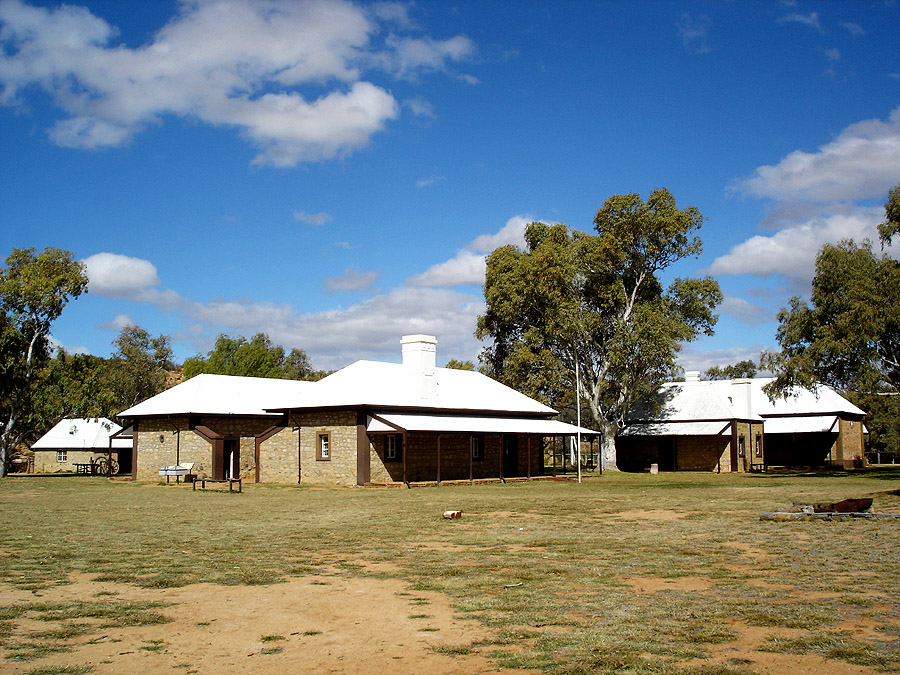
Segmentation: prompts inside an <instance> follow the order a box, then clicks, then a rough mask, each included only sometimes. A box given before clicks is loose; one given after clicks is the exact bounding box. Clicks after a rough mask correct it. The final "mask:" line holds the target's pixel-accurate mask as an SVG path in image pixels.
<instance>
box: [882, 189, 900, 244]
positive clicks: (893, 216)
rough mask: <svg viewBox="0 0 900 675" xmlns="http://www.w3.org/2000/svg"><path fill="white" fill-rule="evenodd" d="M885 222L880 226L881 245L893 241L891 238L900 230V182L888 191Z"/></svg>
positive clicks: (885, 204)
mask: <svg viewBox="0 0 900 675" xmlns="http://www.w3.org/2000/svg"><path fill="white" fill-rule="evenodd" d="M884 215H885V218H884V222H883V223H881V224H880V225H879V226H878V236H879V237H880V239H881V245H882V246H884V245H885V244H887V243H889V242H890V241H891V238H892V237H893V236H894V235H895V234H897V233H898V232H900V183H898V184H897V185H896V187H894V188H893V189H891V191H890V193H888V199H887V201H886V202H885V203H884Z"/></svg>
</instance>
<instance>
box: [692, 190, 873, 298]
mask: <svg viewBox="0 0 900 675" xmlns="http://www.w3.org/2000/svg"><path fill="white" fill-rule="evenodd" d="M883 215H884V210H883V209H881V208H878V207H871V208H859V209H856V210H853V211H848V212H846V213H839V214H831V215H826V216H822V217H820V218H816V219H813V220H809V221H806V222H803V223H798V224H796V225H793V226H791V227H786V228H784V229H782V230H781V231H779V232H777V233H775V234H773V235H771V236H763V235H756V236H755V237H751V238H750V239H748V240H747V241H745V242H743V243H741V244H738V245H737V246H734V247H733V248H732V249H731V250H730V251H729V252H728V253H727V254H725V255H723V256H719V257H718V258H716V259H715V260H714V261H713V263H712V265H710V266H709V268H708V270H707V272H709V273H710V274H717V275H723V276H724V275H734V274H750V275H753V276H757V277H768V276H771V275H778V276H781V277H784V278H786V279H788V280H790V281H792V282H793V283H794V284H796V285H797V286H798V287H803V286H805V285H806V284H808V283H809V280H810V279H812V276H813V273H814V271H815V263H816V256H817V255H818V253H819V249H821V248H822V245H823V244H827V243H837V242H839V241H840V240H842V239H854V240H856V241H862V240H863V239H871V240H877V238H878V230H877V226H878V223H879V222H881V219H882V216H883Z"/></svg>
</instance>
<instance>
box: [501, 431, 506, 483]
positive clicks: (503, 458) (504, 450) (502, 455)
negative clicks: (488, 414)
mask: <svg viewBox="0 0 900 675" xmlns="http://www.w3.org/2000/svg"><path fill="white" fill-rule="evenodd" d="M505 453H506V435H505V434H500V480H502V481H503V482H504V483H505V482H506V479H505V478H504V476H503V460H505V459H506V457H505Z"/></svg>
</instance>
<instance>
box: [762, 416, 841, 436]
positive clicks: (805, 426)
mask: <svg viewBox="0 0 900 675" xmlns="http://www.w3.org/2000/svg"><path fill="white" fill-rule="evenodd" d="M763 429H764V430H765V432H766V433H767V434H809V433H815V432H823V431H832V432H834V433H837V432H838V417H837V415H812V416H809V417H768V418H766V421H765V422H764V423H763Z"/></svg>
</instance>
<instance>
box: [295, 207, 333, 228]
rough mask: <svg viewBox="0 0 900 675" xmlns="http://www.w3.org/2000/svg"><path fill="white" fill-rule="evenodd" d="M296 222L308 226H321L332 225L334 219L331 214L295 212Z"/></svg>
mask: <svg viewBox="0 0 900 675" xmlns="http://www.w3.org/2000/svg"><path fill="white" fill-rule="evenodd" d="M294 220H298V221H300V222H301V223H306V224H307V225H316V226H321V225H324V224H325V223H330V222H331V221H332V220H334V218H332V217H331V215H330V214H328V213H325V212H323V211H320V212H319V213H307V212H306V211H294Z"/></svg>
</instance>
